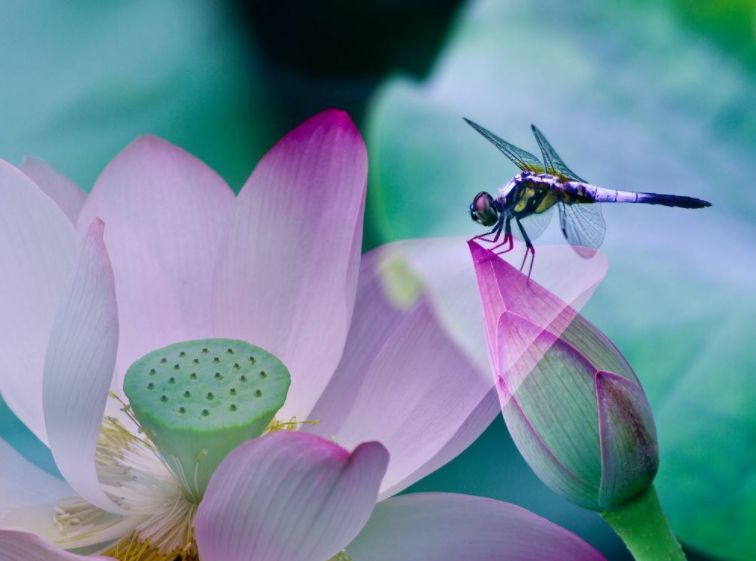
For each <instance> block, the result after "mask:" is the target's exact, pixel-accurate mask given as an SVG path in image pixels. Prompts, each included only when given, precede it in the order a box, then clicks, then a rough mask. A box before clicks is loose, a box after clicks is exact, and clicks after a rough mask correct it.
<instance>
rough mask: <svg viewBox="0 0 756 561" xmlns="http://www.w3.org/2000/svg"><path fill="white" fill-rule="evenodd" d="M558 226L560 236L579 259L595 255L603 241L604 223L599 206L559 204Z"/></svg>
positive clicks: (592, 204)
mask: <svg viewBox="0 0 756 561" xmlns="http://www.w3.org/2000/svg"><path fill="white" fill-rule="evenodd" d="M558 205H559V225H560V226H561V228H562V234H563V235H564V237H565V239H566V240H567V241H568V242H570V245H572V248H573V249H574V250H575V252H576V253H577V254H578V255H580V257H585V258H590V257H593V256H594V255H595V254H596V249H598V248H599V247H600V246H601V244H602V243H603V241H604V235H605V234H606V222H604V215H603V213H602V212H601V205H600V204H596V203H586V204H580V203H575V204H571V205H568V204H565V203H563V202H559V203H558Z"/></svg>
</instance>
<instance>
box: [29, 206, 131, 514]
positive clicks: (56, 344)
mask: <svg viewBox="0 0 756 561" xmlns="http://www.w3.org/2000/svg"><path fill="white" fill-rule="evenodd" d="M103 229H104V225H103V223H102V222H101V221H100V220H97V219H96V220H95V221H94V222H93V223H92V225H91V226H90V228H89V231H88V232H87V234H86V236H85V237H84V239H83V241H82V244H81V251H80V254H79V258H78V262H77V264H76V266H75V268H74V275H73V278H72V280H71V283H70V286H69V288H68V290H67V292H66V293H65V294H64V295H63V298H62V302H61V307H60V309H59V311H58V314H57V316H56V318H55V323H54V325H53V330H52V334H51V335H50V344H49V346H48V349H47V356H46V357H45V375H44V392H43V394H44V409H45V423H46V426H47V436H48V439H49V442H50V449H51V451H52V453H53V457H54V458H55V463H56V464H57V465H58V468H59V469H60V472H61V473H62V474H63V477H65V478H66V480H67V481H68V483H69V484H70V485H71V487H72V488H73V489H75V490H76V492H77V493H78V494H79V495H80V496H81V497H83V498H84V499H86V500H87V501H89V502H90V503H92V504H94V505H97V506H99V507H100V508H103V509H106V510H109V511H112V512H121V509H120V508H119V507H117V506H116V505H115V503H113V501H111V500H110V498H108V497H107V495H105V492H104V491H103V490H102V488H101V487H100V483H99V481H98V479H97V472H96V467H95V449H96V446H97V437H98V435H99V433H100V426H101V424H102V417H103V413H104V411H105V402H106V401H107V399H108V393H109V389H110V383H111V379H112V376H113V367H114V366H115V358H116V349H117V347H118V313H117V310H116V298H115V290H114V280H113V271H112V269H111V266H110V260H109V259H108V254H107V251H106V250H105V245H104V243H103V239H102V236H103Z"/></svg>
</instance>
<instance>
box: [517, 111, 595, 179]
mask: <svg viewBox="0 0 756 561" xmlns="http://www.w3.org/2000/svg"><path fill="white" fill-rule="evenodd" d="M530 128H531V129H533V135H534V136H535V137H536V141H537V142H538V146H540V148H541V154H542V155H543V163H544V164H546V173H550V174H551V175H556V176H558V177H561V178H563V179H569V180H571V181H580V182H581V183H587V181H586V180H585V179H583V178H582V177H580V176H579V175H578V174H576V173H575V172H574V171H572V170H571V169H570V168H568V167H567V164H565V163H564V162H563V161H562V158H560V157H559V154H557V153H556V150H554V147H553V146H551V143H550V142H549V141H548V140H546V137H545V136H543V133H542V132H541V131H540V130H538V127H536V126H535V125H530Z"/></svg>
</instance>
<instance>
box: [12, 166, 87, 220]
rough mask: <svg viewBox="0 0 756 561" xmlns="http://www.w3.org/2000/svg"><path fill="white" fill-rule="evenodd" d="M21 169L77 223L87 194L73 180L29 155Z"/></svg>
mask: <svg viewBox="0 0 756 561" xmlns="http://www.w3.org/2000/svg"><path fill="white" fill-rule="evenodd" d="M19 169H20V170H21V171H23V172H24V173H25V174H26V175H27V176H28V177H30V178H31V179H32V181H34V183H36V184H37V185H38V186H39V188H40V189H42V190H43V191H44V192H45V193H47V196H48V197H50V198H51V199H52V200H53V201H55V202H56V203H57V205H58V206H59V207H60V210H62V211H63V212H64V213H65V215H66V216H68V219H69V220H70V221H71V223H72V224H76V220H77V219H78V218H79V212H80V211H81V207H82V206H83V205H84V201H85V200H86V198H87V194H86V193H85V192H84V191H83V190H82V189H80V188H79V186H78V185H76V184H75V183H74V182H73V181H71V180H70V179H68V178H67V177H66V176H65V175H63V174H62V173H60V172H59V171H58V170H56V169H55V168H53V167H52V166H51V165H49V164H48V163H47V162H45V161H43V160H40V159H39V158H33V157H31V156H27V157H25V158H24V161H23V162H21V165H20V166H19Z"/></svg>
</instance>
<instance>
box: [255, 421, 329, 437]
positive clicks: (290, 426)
mask: <svg viewBox="0 0 756 561" xmlns="http://www.w3.org/2000/svg"><path fill="white" fill-rule="evenodd" d="M319 422H320V421H317V420H313V421H297V418H296V417H292V418H291V419H289V420H288V421H279V420H278V419H273V420H272V421H271V422H270V423H268V426H267V428H266V429H265V433H264V434H267V433H270V432H278V431H280V430H288V431H295V430H297V429H298V428H299V427H300V426H302V425H317V424H318V423H319Z"/></svg>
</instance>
